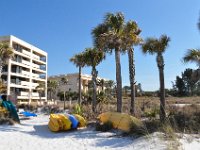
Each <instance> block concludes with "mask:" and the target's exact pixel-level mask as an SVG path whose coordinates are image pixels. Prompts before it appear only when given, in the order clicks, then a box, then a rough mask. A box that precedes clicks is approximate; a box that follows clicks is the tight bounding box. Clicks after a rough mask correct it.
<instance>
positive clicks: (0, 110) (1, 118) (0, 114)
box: [0, 106, 14, 125]
mask: <svg viewBox="0 0 200 150" xmlns="http://www.w3.org/2000/svg"><path fill="white" fill-rule="evenodd" d="M2 124H8V125H13V124H14V121H13V120H12V119H11V118H9V112H8V111H7V109H5V108H4V107H1V106H0V125H2Z"/></svg>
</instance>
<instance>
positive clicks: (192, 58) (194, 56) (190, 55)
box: [183, 49, 200, 69]
mask: <svg viewBox="0 0 200 150" xmlns="http://www.w3.org/2000/svg"><path fill="white" fill-rule="evenodd" d="M183 61H184V62H185V63H188V62H192V63H193V62H194V63H196V64H197V66H198V67H199V69H200V49H189V50H188V52H187V53H186V55H185V56H184V57H183Z"/></svg>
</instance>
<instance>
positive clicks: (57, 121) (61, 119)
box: [48, 114, 86, 132]
mask: <svg viewBox="0 0 200 150" xmlns="http://www.w3.org/2000/svg"><path fill="white" fill-rule="evenodd" d="M73 116H74V117H75V118H76V119H77V120H78V122H79V123H78V127H85V126H86V120H85V119H84V118H83V117H82V116H80V115H77V114H75V115H73ZM48 127H49V129H50V130H51V131H53V132H57V131H67V130H70V129H72V122H71V121H70V119H69V116H68V115H64V114H51V115H50V118H49V123H48Z"/></svg>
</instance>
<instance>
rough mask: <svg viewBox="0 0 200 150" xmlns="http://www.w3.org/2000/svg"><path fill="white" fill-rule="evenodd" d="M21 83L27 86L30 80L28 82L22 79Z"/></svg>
mask: <svg viewBox="0 0 200 150" xmlns="http://www.w3.org/2000/svg"><path fill="white" fill-rule="evenodd" d="M21 85H23V86H27V85H30V82H27V81H21Z"/></svg>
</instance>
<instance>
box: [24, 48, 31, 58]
mask: <svg viewBox="0 0 200 150" xmlns="http://www.w3.org/2000/svg"><path fill="white" fill-rule="evenodd" d="M22 53H23V54H25V55H27V56H29V57H30V56H31V53H30V52H28V51H27V50H24V49H22Z"/></svg>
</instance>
